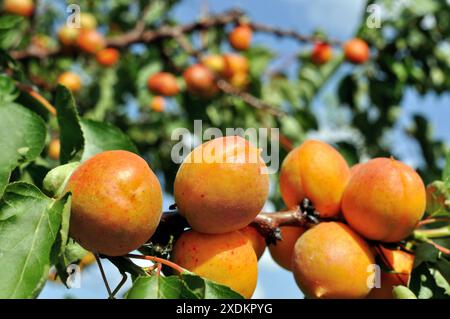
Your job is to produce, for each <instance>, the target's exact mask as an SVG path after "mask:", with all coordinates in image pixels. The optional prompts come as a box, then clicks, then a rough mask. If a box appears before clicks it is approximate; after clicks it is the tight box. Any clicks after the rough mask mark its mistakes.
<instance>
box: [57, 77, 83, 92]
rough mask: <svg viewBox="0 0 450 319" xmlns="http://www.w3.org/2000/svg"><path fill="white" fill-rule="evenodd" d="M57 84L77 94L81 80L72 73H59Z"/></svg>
mask: <svg viewBox="0 0 450 319" xmlns="http://www.w3.org/2000/svg"><path fill="white" fill-rule="evenodd" d="M57 82H58V83H59V84H62V85H64V86H66V87H67V88H68V89H69V90H71V91H72V92H74V93H75V92H78V91H79V90H80V89H81V78H80V76H79V75H78V74H75V73H73V72H64V73H61V74H60V76H59V77H58V79H57Z"/></svg>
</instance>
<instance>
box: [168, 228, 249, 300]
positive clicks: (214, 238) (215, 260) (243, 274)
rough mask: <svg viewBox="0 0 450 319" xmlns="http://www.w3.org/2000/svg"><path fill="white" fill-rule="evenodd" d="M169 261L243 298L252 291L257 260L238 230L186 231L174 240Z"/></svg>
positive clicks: (247, 241)
mask: <svg viewBox="0 0 450 319" xmlns="http://www.w3.org/2000/svg"><path fill="white" fill-rule="evenodd" d="M171 259H172V261H173V262H174V263H176V264H178V265H179V266H181V267H183V268H184V269H187V270H189V271H191V272H193V273H195V274H197V275H199V276H201V277H204V278H206V279H209V280H212V281H214V282H217V283H219V284H222V285H225V286H227V287H230V288H231V289H233V290H234V291H236V292H238V293H240V294H241V295H242V296H244V297H245V298H251V296H252V295H253V292H254V291H255V288H256V281H257V277H258V261H257V259H256V254H255V251H254V250H253V247H252V244H251V242H250V241H249V240H248V239H247V238H246V237H245V236H243V235H242V234H241V233H240V232H238V231H235V232H230V233H225V234H215V235H210V234H203V233H199V232H196V231H193V230H190V231H187V232H185V233H183V234H182V235H181V236H180V238H179V239H178V240H177V241H176V243H175V246H174V248H173V251H172V258H171Z"/></svg>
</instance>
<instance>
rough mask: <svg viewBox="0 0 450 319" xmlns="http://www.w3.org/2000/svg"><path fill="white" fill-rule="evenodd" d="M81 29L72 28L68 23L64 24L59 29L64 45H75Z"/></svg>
mask: <svg viewBox="0 0 450 319" xmlns="http://www.w3.org/2000/svg"><path fill="white" fill-rule="evenodd" d="M79 33H80V32H79V30H78V29H77V28H72V27H70V26H68V25H63V26H62V27H61V28H59V30H58V39H59V42H61V43H62V44H63V45H66V46H71V45H75V44H76V42H77V38H78V35H79Z"/></svg>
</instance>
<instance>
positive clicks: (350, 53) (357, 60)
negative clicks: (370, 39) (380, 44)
mask: <svg viewBox="0 0 450 319" xmlns="http://www.w3.org/2000/svg"><path fill="white" fill-rule="evenodd" d="M344 55H345V58H346V59H347V60H348V61H350V62H352V63H354V64H362V63H364V62H366V61H367V60H368V59H369V55H370V50H369V46H368V45H367V43H366V41H364V40H362V39H358V38H355V39H352V40H350V41H347V42H346V43H345V44H344Z"/></svg>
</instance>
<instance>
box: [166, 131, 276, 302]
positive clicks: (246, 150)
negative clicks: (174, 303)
mask: <svg viewBox="0 0 450 319" xmlns="http://www.w3.org/2000/svg"><path fill="white" fill-rule="evenodd" d="M268 193H269V176H268V175H267V167H266V165H265V163H264V161H263V160H262V158H261V157H260V150H259V149H257V148H256V147H255V146H253V145H252V144H250V143H249V142H248V141H246V140H245V139H243V138H241V137H238V136H227V137H223V138H217V139H214V140H211V141H209V142H207V143H204V144H202V145H200V146H198V147H197V148H195V149H194V150H193V151H192V152H191V153H190V154H189V155H188V156H187V157H186V159H185V160H184V162H183V163H182V165H181V166H180V168H179V170H178V173H177V175H176V178H175V184H174V195H175V202H176V204H177V208H178V210H179V212H180V214H182V215H183V216H184V217H185V218H186V219H187V221H188V223H189V225H190V226H191V227H192V230H191V231H189V232H187V233H184V234H183V235H182V236H181V237H180V238H179V239H178V241H177V242H176V244H175V247H174V250H173V256H172V259H173V261H174V262H175V263H177V264H179V265H180V266H182V267H184V268H186V269H188V270H190V271H192V272H194V273H197V274H199V275H202V276H204V277H205V278H208V279H210V280H213V281H216V282H219V283H222V284H224V285H228V286H229V287H231V288H232V289H234V290H236V291H237V292H239V293H241V294H242V295H243V296H244V297H246V298H250V297H251V295H252V294H253V292H254V290H255V287H256V280H257V260H258V258H259V257H260V256H261V255H262V253H263V252H264V249H265V247H266V245H265V240H264V238H263V237H262V236H261V235H260V234H259V233H258V232H257V231H256V230H255V229H254V228H252V227H249V226H248V225H249V224H250V223H251V222H252V221H253V220H254V218H255V217H256V215H257V214H258V213H259V212H260V211H261V209H262V207H263V206H264V203H265V202H266V200H267V197H268Z"/></svg>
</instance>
